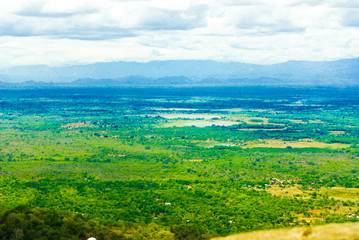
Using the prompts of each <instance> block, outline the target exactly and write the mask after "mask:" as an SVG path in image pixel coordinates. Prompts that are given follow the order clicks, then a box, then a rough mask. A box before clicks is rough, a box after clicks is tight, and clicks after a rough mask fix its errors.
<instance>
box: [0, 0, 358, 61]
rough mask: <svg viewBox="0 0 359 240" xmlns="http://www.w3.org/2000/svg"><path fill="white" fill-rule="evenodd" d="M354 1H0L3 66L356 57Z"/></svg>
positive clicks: (355, 5)
mask: <svg viewBox="0 0 359 240" xmlns="http://www.w3.org/2000/svg"><path fill="white" fill-rule="evenodd" d="M358 5H359V1H354V0H271V1H266V0H221V1H218V0H181V1H168V0H91V1H88V0H61V1H59V0H11V1H8V2H7V4H0V52H1V55H0V66H2V65H6V64H7V65H19V64H24V63H38V64H48V63H51V64H53V65H56V64H67V63H68V64H70V63H73V62H77V63H85V62H86V63H87V62H97V61H120V60H127V61H150V60H159V59H161V60H165V59H212V60H221V61H242V62H252V63H275V62H280V61H286V60H289V59H300V60H324V59H336V58H345V57H354V56H359V49H358V48H357V46H358V45H359V40H357V39H359V29H358V26H359V19H358V18H359V17H357V16H359V12H358V10H359V9H357V7H359V6H358ZM13 43H14V44H13ZM15 43H16V44H15Z"/></svg>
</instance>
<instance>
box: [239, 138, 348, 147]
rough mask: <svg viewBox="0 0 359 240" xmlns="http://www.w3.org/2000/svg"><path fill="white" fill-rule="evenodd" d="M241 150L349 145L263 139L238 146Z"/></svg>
mask: <svg viewBox="0 0 359 240" xmlns="http://www.w3.org/2000/svg"><path fill="white" fill-rule="evenodd" d="M238 146H240V147H242V148H255V147H264V148H286V147H292V148H330V149H342V148H347V147H350V144H343V143H330V144H329V143H323V142H317V141H314V140H312V139H300V140H299V141H283V140H273V139H263V140H256V141H248V142H245V143H243V144H240V145H238Z"/></svg>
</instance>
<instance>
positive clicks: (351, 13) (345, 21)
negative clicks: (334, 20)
mask: <svg viewBox="0 0 359 240" xmlns="http://www.w3.org/2000/svg"><path fill="white" fill-rule="evenodd" d="M341 24H342V25H343V26H344V27H359V10H356V9H351V10H347V11H345V13H344V14H343V16H342V22H341Z"/></svg>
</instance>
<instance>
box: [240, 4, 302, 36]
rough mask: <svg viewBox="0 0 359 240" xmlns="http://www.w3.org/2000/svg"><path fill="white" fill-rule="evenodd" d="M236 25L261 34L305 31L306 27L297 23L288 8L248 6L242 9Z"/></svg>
mask: <svg viewBox="0 0 359 240" xmlns="http://www.w3.org/2000/svg"><path fill="white" fill-rule="evenodd" d="M235 26H236V27H237V28H238V29H252V30H254V33H259V34H277V33H291V32H295V33H298V32H303V31H305V27H303V26H300V25H298V24H296V23H295V22H294V21H293V20H292V19H291V18H290V15H289V14H288V9H283V8H268V7H257V6H256V7H248V8H246V9H243V10H241V11H240V14H239V16H238V17H237V19H236V23H235Z"/></svg>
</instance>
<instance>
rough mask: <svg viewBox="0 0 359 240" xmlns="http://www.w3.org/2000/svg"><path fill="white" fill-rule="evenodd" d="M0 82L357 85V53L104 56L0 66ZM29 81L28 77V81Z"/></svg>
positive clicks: (107, 84)
mask: <svg viewBox="0 0 359 240" xmlns="http://www.w3.org/2000/svg"><path fill="white" fill-rule="evenodd" d="M0 80H1V81H2V83H1V82H0V85H2V86H4V85H9V84H6V83H4V82H7V83H10V85H14V83H16V82H17V83H16V84H15V85H20V86H24V85H30V86H47V85H57V86H58V85H60V86H128V85H129V86H137V85H143V86H172V85H176V86H177V85H190V86H191V85H194V86H201V85H204V86H232V85H235V86H241V85H323V86H342V85H344V86H351V85H359V58H354V59H343V60H337V61H330V62H309V61H288V62H285V63H279V64H272V65H256V64H246V63H239V62H215V61H207V60H171V61H152V62H148V63H137V62H110V63H94V64H88V65H74V66H68V67H48V66H43V65H36V66H23V67H13V68H9V69H2V70H0ZM31 81H33V82H31Z"/></svg>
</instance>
